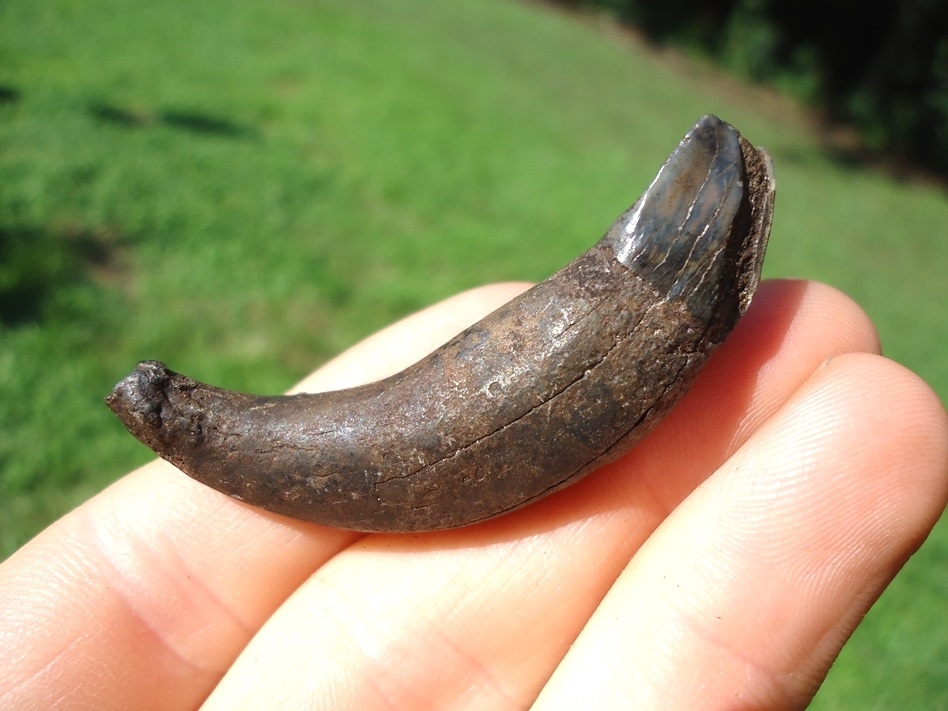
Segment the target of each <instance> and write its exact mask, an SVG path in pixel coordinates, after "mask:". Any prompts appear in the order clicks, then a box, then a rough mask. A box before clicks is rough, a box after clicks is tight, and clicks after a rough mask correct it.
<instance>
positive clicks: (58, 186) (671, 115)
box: [0, 0, 948, 711]
mask: <svg viewBox="0 0 948 711" xmlns="http://www.w3.org/2000/svg"><path fill="white" fill-rule="evenodd" d="M708 112H711V113H716V114H718V115H719V116H721V117H722V118H724V119H725V120H727V121H729V122H731V123H733V124H735V125H736V126H737V127H738V128H739V129H740V130H741V131H742V132H743V133H744V134H745V135H746V136H747V137H748V138H749V139H750V140H751V141H752V142H753V143H755V144H759V145H763V146H765V147H767V148H768V149H769V150H770V152H771V153H772V155H773V157H774V161H775V164H776V170H777V179H778V202H777V212H776V219H775V223H774V229H773V234H772V237H771V242H770V249H769V253H768V258H767V263H766V267H765V276H770V277H777V276H779V277H805V278H810V279H819V280H823V281H826V282H828V283H830V284H833V285H835V286H837V287H839V288H840V289H842V290H843V291H845V292H847V293H849V294H850V295H851V296H853V298H855V299H856V300H857V301H858V302H859V303H860V304H861V305H862V306H863V308H865V309H866V310H867V311H868V312H869V314H870V315H871V316H872V318H873V319H874V320H875V322H876V324H877V326H878V328H879V330H880V332H881V334H882V338H883V343H884V346H885V349H886V352H887V354H888V355H889V356H890V357H892V358H894V359H895V360H898V361H900V362H902V363H904V364H905V365H907V366H909V367H910V368H912V369H913V370H915V371H916V372H918V373H920V374H921V375H922V376H923V377H924V378H925V379H926V380H928V381H929V382H930V383H931V384H932V385H933V386H934V387H935V389H936V390H937V391H938V393H939V394H940V395H941V397H942V400H943V401H945V400H946V399H948V357H946V356H945V354H944V348H945V344H946V343H948V319H946V318H945V304H946V297H948V279H946V268H948V240H946V234H945V232H946V225H948V197H946V193H945V191H944V189H943V187H937V186H933V185H931V184H926V183H924V182H922V181H904V180H903V181H896V180H894V179H892V178H891V177H888V176H886V175H884V174H882V173H879V172H877V171H872V170H868V169H865V168H862V167H860V166H859V165H857V164H855V163H853V162H847V161H845V160H840V158H839V157H838V156H837V157H836V158H832V157H830V156H829V155H828V154H827V153H826V152H825V151H823V150H822V149H821V144H820V141H819V138H818V135H817V132H816V131H815V130H814V126H815V122H814V121H813V120H812V119H811V117H809V116H808V115H807V114H806V113H805V112H803V111H801V110H799V109H798V108H797V107H795V105H794V104H793V103H791V102H789V101H787V100H785V99H782V98H781V97H779V96H776V95H774V94H773V93H771V92H768V91H767V90H764V89H761V88H759V87H751V86H748V85H746V84H742V83H740V82H738V81H736V80H733V79H731V78H729V77H727V76H725V75H722V74H720V73H718V72H716V71H715V70H714V69H713V68H712V67H710V66H708V65H707V64H704V63H702V62H701V61H700V60H696V59H693V58H687V57H683V56H680V55H676V54H674V53H669V52H657V51H655V50H653V49H650V48H648V47H646V46H645V45H644V44H643V43H641V42H639V41H638V40H636V38H635V37H634V36H632V35H631V34H630V33H628V32H624V31H620V30H618V29H617V28H615V27H614V26H612V25H611V24H609V23H608V22H606V21H603V20H599V19H597V18H596V17H595V16H589V15H583V16H571V15H568V14H564V13H560V12H557V11H554V10H551V9H550V8H548V7H545V6H543V5H533V4H530V3H522V2H515V1H514V0H455V2H451V3H432V2H424V1H423V0H363V1H362V2H358V3H352V2H346V1H344V0H321V1H320V2H312V3H299V2H292V1H290V0H273V1H271V2H267V3H263V2H253V1H251V0H229V2H223V1H222V0H189V1H188V2H185V0H165V1H164V2H161V3H125V2H118V1H116V0H85V1H83V2H79V1H78V0H44V1H43V2H35V1H34V0H6V2H4V3H2V4H0V558H5V557H6V556H8V555H9V554H10V553H11V552H12V551H13V550H15V549H16V548H17V547H18V546H20V545H22V544H23V543H24V542H26V541H27V540H28V539H29V538H30V537H31V536H32V535H34V534H35V533H36V532H37V531H39V530H40V529H41V528H42V527H43V526H45V525H46V524H48V523H49V522H50V521H51V520H53V519H54V518H56V517H57V516H59V515H61V514H62V513H64V512H65V511H67V510H68V509H70V508H71V507H73V506H75V505H76V504H78V503H80V502H81V501H83V500H84V499H86V498H88V497H89V496H90V495H92V494H93V493H94V492H96V491H98V490H100V489H101V488H103V487H104V486H106V485H107V484H108V483H109V482H111V481H113V480H114V479H115V478H117V477H118V476H120V475H122V474H123V473H125V472H127V471H128V470H130V469H131V468H132V467H134V466H136V465H139V464H141V463H143V462H145V461H147V460H149V459H150V458H151V453H150V452H149V451H147V450H146V449H145V448H144V447H143V446H141V445H139V444H138V443H137V442H136V441H135V440H134V439H132V438H131V437H130V436H128V435H127V434H126V433H125V431H124V430H123V429H122V427H121V425H120V424H119V422H118V420H117V419H116V418H115V417H114V416H113V415H112V414H111V413H110V412H109V411H108V410H107V408H106V407H105V405H104V404H103V402H102V397H103V396H104V395H105V394H106V393H107V392H108V391H109V389H110V388H111V386H112V384H113V383H114V382H115V381H116V380H118V379H119V378H120V377H122V376H124V375H125V374H126V372H128V371H129V370H130V369H131V368H132V367H133V365H134V364H135V362H137V361H138V360H141V359H145V358H149V359H151V358H155V359H161V360H165V361H166V362H168V363H169V364H170V365H171V367H172V368H174V369H176V370H181V371H183V372H186V373H188V374H189V375H191V376H193V377H196V378H198V379H201V380H206V381H209V382H212V383H215V384H220V385H223V386H226V387H230V388H234V389H240V390H246V391H252V392H261V393H275V392H280V391H282V390H284V389H286V388H287V387H289V386H290V385H291V384H292V383H293V382H294V381H296V380H297V379H299V378H300V377H302V376H303V375H305V374H306V373H308V372H309V371H311V370H312V369H313V368H315V367H316V366H318V365H319V364H320V363H321V362H322V361H324V360H326V359H327V358H329V357H330V356H332V355H334V354H336V353H338V352H339V351H340V350H342V349H344V348H345V347H346V346H348V345H351V344H352V343H354V342H355V341H357V340H358V339H360V338H361V337H363V336H365V335H368V334H369V333H371V332H373V331H375V330H376V329H378V328H380V327H382V326H384V325H385V324H387V323H389V322H391V321H392V320H394V319H396V318H398V317H400V316H403V315H405V314H407V313H409V312H411V311H413V310H416V309H418V308H421V307H423V306H425V305H428V304H430V303H432V302H434V301H437V300H439V299H441V298H444V297H446V296H448V295H450V294H452V293H455V292H457V291H459V290H462V289H465V288H468V287H471V286H475V285H478V284H483V283H485V282H490V281H500V280H506V279H528V280H538V279H541V278H543V277H545V276H546V275H548V274H549V273H550V272H552V271H554V270H555V269H557V268H558V267H560V266H561V265H563V264H564V263H566V262H568V261H569V260H570V259H571V258H572V257H573V256H575V255H576V254H578V253H579V252H581V251H583V250H584V249H586V248H587V247H588V246H589V245H590V244H592V243H593V242H594V241H595V240H596V239H597V238H598V237H599V235H600V234H601V233H602V232H603V231H604V230H605V228H606V227H607V226H608V225H609V223H610V222H611V220H612V219H613V218H614V217H615V216H616V215H617V214H618V213H619V212H620V211H622V210H623V209H624V208H625V207H627V206H628V204H629V203H630V202H631V201H632V200H633V199H634V198H635V197H637V196H638V194H639V193H640V192H641V191H642V190H643V189H644V188H645V187H646V186H647V184H648V182H649V181H650V179H651V177H652V176H653V175H654V173H655V171H656V170H657V168H658V166H659V165H660V164H661V162H662V161H663V159H664V158H665V156H666V155H667V154H668V153H669V152H670V151H671V150H672V149H673V148H674V146H675V145H676V144H677V142H678V141H679V140H680V138H681V136H682V134H683V133H684V132H685V131H686V130H687V129H688V128H689V127H690V126H691V125H692V123H693V122H694V120H695V119H696V118H697V117H698V116H700V115H702V114H704V113H708ZM946 600H948V526H946V523H945V521H944V520H943V521H942V523H941V524H940V525H939V527H938V528H937V529H936V532H935V534H934V536H933V537H932V538H931V539H930V540H929V541H928V543H926V544H925V546H924V547H923V548H922V549H921V551H920V552H919V553H918V554H917V555H916V556H915V558H914V559H913V560H912V561H911V562H910V563H909V564H908V566H907V567H906V569H905V570H904V571H903V573H902V574H901V576H900V577H899V579H898V580H897V581H896V583H895V585H893V587H892V588H891V589H890V590H889V591H888V592H887V593H886V594H885V596H884V597H883V598H882V600H881V601H880V602H879V603H878V605H877V606H876V607H875V608H874V609H873V610H872V612H871V613H870V614H869V616H868V618H867V620H866V622H865V624H863V626H862V627H861V628H860V629H859V630H858V631H857V633H856V635H855V637H854V639H853V640H852V642H851V643H850V644H849V645H848V646H847V647H846V649H845V650H844V651H843V654H842V655H841V657H840V660H839V662H838V663H837V665H836V666H835V667H834V670H833V671H832V672H831V674H830V677H829V679H828V681H827V683H826V684H825V686H824V688H823V690H822V691H821V692H820V694H819V695H818V697H817V699H816V701H815V702H814V705H813V708H816V709H860V710H863V711H864V710H865V709H882V708H895V707H897V706H898V707H901V708H917V709H922V708H924V709H936V708H942V709H948V623H946V612H948V602H946Z"/></svg>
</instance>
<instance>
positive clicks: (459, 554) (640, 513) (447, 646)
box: [0, 282, 948, 710]
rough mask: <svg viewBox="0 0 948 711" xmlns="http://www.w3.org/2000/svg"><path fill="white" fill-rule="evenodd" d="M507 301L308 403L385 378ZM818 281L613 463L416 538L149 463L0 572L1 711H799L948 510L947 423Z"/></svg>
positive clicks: (484, 300) (780, 300)
mask: <svg viewBox="0 0 948 711" xmlns="http://www.w3.org/2000/svg"><path fill="white" fill-rule="evenodd" d="M522 288H523V286H522V285H509V284H508V285H497V286H494V287H487V288H484V289H480V290H475V291H473V292H467V293H465V294H462V295H459V296H457V297H455V298H453V299H451V300H449V301H447V302H444V303H442V304H439V305H437V306H434V307H432V308H431V309H428V310H426V311H425V312H422V313H420V314H417V315H415V316H413V317H410V318H409V319H406V320H405V321H403V322H400V323H399V324H396V325H394V326H392V327H390V328H389V329H386V330H385V331H383V332H380V333H379V334H376V335H375V336H373V337H371V338H370V339H368V340H367V341H365V342H363V343H362V344H360V345H359V346H356V347H355V348H353V349H352V350H351V351H349V352H348V353H346V354H344V355H343V356H340V357H339V358H337V359H336V360H335V361H333V362H331V363H329V364H328V365H327V366H325V367H324V368H323V369H321V370H320V371H318V372H317V373H316V374H314V375H313V376H311V377H310V378H309V379H307V381H306V382H305V383H304V386H305V388H306V389H335V388H340V387H348V386H351V385H354V384H356V383H357V382H360V381H365V380H370V379H377V378H380V377H383V376H384V375H387V374H389V373H391V372H394V371H397V370H400V369H401V368H402V367H404V366H405V365H407V364H409V363H410V362H412V361H414V360H417V359H418V358H419V357H421V356H422V355H424V354H425V353H426V352H428V351H430V350H431V349H433V348H434V347H435V346H437V345H439V344H440V343H441V342H443V341H444V340H446V339H447V338H448V337H450V336H451V335H453V334H454V333H456V332H457V331H458V330H460V329H461V328H463V326H465V325H466V324H468V323H471V322H473V321H475V320H477V318H479V317H480V316H481V315H483V314H484V313H486V312H487V311H489V310H491V309H492V308H494V307H496V306H497V305H499V304H500V303H502V302H503V301H506V300H508V299H509V298H511V297H512V296H513V295H515V293H517V292H518V291H519V290H521V289H522ZM877 353H878V344H877V341H876V336H875V333H874V331H873V329H872V326H871V324H870V323H869V322H868V320H867V319H866V317H865V316H864V315H863V314H862V313H861V312H860V311H859V309H858V308H857V307H856V306H855V305H853V304H852V302H850V301H849V300H848V299H846V298H845V297H844V296H842V295H840V294H839V293H837V292H834V291H832V290H831V289H829V288H827V287H824V286H820V285H818V284H806V283H800V282H770V283H766V284H764V285H762V287H761V289H760V291H759V292H758V295H757V297H756V298H755V300H754V303H753V305H752V307H751V309H750V310H749V311H748V313H747V315H746V316H745V317H744V319H743V320H742V322H741V323H740V324H739V326H738V327H737V329H736V330H735V332H734V333H733V335H732V337H731V338H730V339H729V341H728V342H727V343H726V344H725V346H724V347H722V349H721V350H720V351H719V352H718V353H717V354H716V355H715V356H714V357H713V358H712V360H711V361H710V363H709V364H708V367H707V369H706V370H705V371H704V372H703V373H702V375H701V377H700V378H699V380H698V382H697V384H696V385H695V387H694V389H693V390H692V391H691V392H690V393H689V394H688V395H687V397H686V398H685V399H684V400H683V401H682V403H681V404H680V405H679V407H678V408H677V409H676V410H675V412H674V413H673V414H672V415H671V416H670V417H669V419H668V420H666V421H665V422H664V423H663V424H662V425H661V426H660V427H659V428H658V429H657V430H656V431H655V432H653V433H652V435H650V436H649V437H648V438H647V439H646V441H645V442H643V443H642V444H641V445H640V446H639V447H638V448H636V449H635V450H634V451H633V452H632V453H630V454H629V455H627V456H626V457H624V458H622V459H621V460H620V461H618V462H615V463H613V464H611V465H608V466H607V467H604V468H603V469H601V470H600V471H598V472H595V473H594V474H592V475H590V476H589V477H587V478H586V479H585V480H583V481H582V482H580V483H579V484H577V485H575V486H573V487H571V488H569V489H567V490H565V491H562V492H560V493H557V494H555V495H553V496H551V497H549V498H548V499H545V500H543V501H541V502H539V503H537V504H534V505H532V506H529V507H527V508H525V509H522V510H520V511H518V512H515V513H513V514H511V515H508V516H505V517H502V518H499V519H496V520H494V521H489V522H486V523H484V524H480V525H477V526H473V527H470V528H463V529H457V530H453V531H446V532H440V533H432V534H420V535H407V534H402V535H368V536H367V535H364V534H358V533H351V532H346V531H336V530H331V529H326V528H322V527H319V526H315V525H312V524H305V523H301V522H297V521H292V520H288V519H285V518H281V517H279V516H276V515H272V514H269V513H267V512H263V511H260V510H257V509H252V508H250V507H248V506H245V505H242V504H239V503H237V502H235V501H232V500H230V499H228V498H227V497H225V496H223V495H221V494H218V493H217V492H215V491H212V490H210V489H208V488H206V487H204V486H202V485H200V484H198V483H196V482H194V481H193V480H191V479H190V478H188V477H186V476H184V475H183V474H181V473H179V472H177V471H176V470H175V469H173V468H172V467H171V466H170V465H168V464H166V463H165V462H161V461H158V462H153V463H151V464H149V465H147V466H145V467H143V468H142V469H140V470H138V471H136V472H134V473H132V474H130V475H129V476H127V477H125V478H124V479H122V480H120V481H119V482H118V483H116V484H115V485H113V486H112V487H110V488H108V489H107V490H106V491H104V492H103V493H102V494H100V495H99V496H97V497H95V498H94V499H92V500H91V501H89V502H87V503H86V504H85V505H83V506H81V507H80V508H78V509H77V510H76V511H74V512H72V513H71V514H69V515H67V516H66V517H64V518H63V519H61V520H60V521H58V522H57V523H55V524H54V525H53V526H51V527H50V528H49V529H47V530H46V531H45V532H43V533H42V534H40V535H39V536H38V537H37V538H36V539H34V540H33V541H32V542H30V543H29V544H27V545H26V546H24V547H23V548H22V549H21V550H20V551H18V552H17V553H16V554H14V556H13V557H11V558H10V559H9V560H8V561H7V562H6V563H4V564H3V566H2V567H0V600H2V601H3V603H2V606H0V641H2V648H3V649H4V652H5V654H4V656H5V657H6V661H5V662H4V664H3V665H0V708H11V709H12V708H16V709H33V708H35V709H47V708H55V707H63V708H69V707H83V708H99V709H118V708H130V707H134V708H136V709H147V708H166V709H177V708H194V707H196V706H198V705H200V704H202V703H204V704H205V706H204V708H206V709H218V708H221V709H235V708H253V709H260V708H279V709H289V708H325V709H360V710H364V709H372V708H383V707H384V708H399V709H419V708H466V709H479V708H485V709H504V708H517V709H520V708H526V707H530V708H534V709H549V708H556V709H560V708H563V709H566V708H569V709H574V708H596V709H609V708H623V709H624V708H636V709H648V708H660V709H676V708H681V709H695V708H735V707H740V708H768V709H780V708H800V707H803V706H805V705H806V703H807V702H808V701H809V699H810V698H811V696H812V695H813V693H815V691H816V689H817V687H818V685H819V683H820V682H821V680H822V679H823V677H824V675H825V673H826V671H827V669H828V668H829V665H830V664H831V663H832V661H833V659H834V658H835V655H836V653H837V652H838V651H839V649H840V647H841V646H842V644H843V642H844V641H845V640H846V638H847V637H848V636H849V634H850V633H851V632H852V630H853V628H854V627H855V625H856V624H857V623H858V622H859V620H860V619H861V618H862V615H863V614H864V613H865V611H866V610H867V609H868V607H869V606H870V605H871V604H872V602H873V601H874V600H875V599H876V597H877V596H878V595H879V594H880V593H881V592H882V590H883V589H884V588H885V586H886V585H887V584H888V582H889V581H890V580H891V578H892V576H894V575H895V573H896V572H897V571H898V569H899V568H900V567H901V565H902V564H903V563H904V562H905V560H906V559H907V558H908V556H909V555H911V553H912V552H913V551H914V550H915V549H916V548H917V546H918V545H919V544H920V543H921V542H922V540H924V537H925V536H926V535H927V533H928V531H929V530H930V528H931V526H932V525H934V523H935V521H936V520H937V518H938V516H939V514H940V513H941V511H942V510H943V508H944V506H945V502H946V499H948V421H946V414H945V411H944V408H943V407H942V405H941V403H940V402H939V400H938V399H937V398H936V397H935V395H934V394H933V393H932V392H931V391H930V390H929V389H928V388H927V386H925V385H924V384H923V383H922V382H921V381H920V380H919V379H918V378H916V377H915V376H914V375H912V374H911V373H909V372H908V371H906V370H904V369H903V368H901V367H900V366H898V365H896V364H894V363H892V362H891V361H887V360H885V359H883V358H881V357H879V356H878V355H877Z"/></svg>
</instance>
